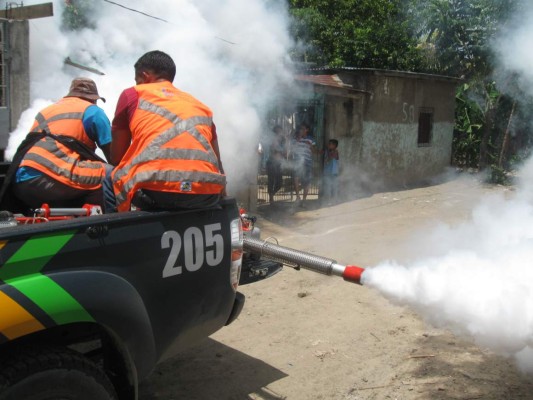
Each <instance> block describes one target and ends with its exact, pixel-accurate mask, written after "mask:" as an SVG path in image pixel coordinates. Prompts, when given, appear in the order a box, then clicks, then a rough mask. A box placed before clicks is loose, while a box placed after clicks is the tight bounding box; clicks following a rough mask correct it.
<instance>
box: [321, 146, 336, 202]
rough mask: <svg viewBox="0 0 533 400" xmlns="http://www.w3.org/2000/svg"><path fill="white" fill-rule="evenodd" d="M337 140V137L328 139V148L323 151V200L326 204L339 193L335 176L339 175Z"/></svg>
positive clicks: (334, 200) (334, 199)
mask: <svg viewBox="0 0 533 400" xmlns="http://www.w3.org/2000/svg"><path fill="white" fill-rule="evenodd" d="M338 146H339V141H338V140H337V139H330V140H329V141H328V148H327V149H326V152H325V153H324V178H323V188H324V200H325V201H327V203H328V204H331V203H332V202H336V201H337V196H338V194H339V186H338V182H337V177H338V176H339V151H338V149H337V147H338Z"/></svg>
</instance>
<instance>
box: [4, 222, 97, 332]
mask: <svg viewBox="0 0 533 400" xmlns="http://www.w3.org/2000/svg"><path fill="white" fill-rule="evenodd" d="M75 233H76V232H75V231H72V232H63V233H60V234H56V235H41V236H36V237H34V238H31V239H29V240H28V241H26V243H24V244H23V245H22V246H21V248H20V249H19V250H18V251H17V252H16V253H15V254H13V255H12V256H11V257H10V258H9V260H7V262H6V263H5V264H4V265H3V266H2V267H1V268H0V279H1V280H3V281H4V282H5V283H7V284H9V285H11V286H13V287H14V288H16V289H17V290H19V291H20V292H21V293H22V294H24V295H25V296H26V297H28V298H29V299H30V300H32V301H33V302H34V303H35V304H37V305H38V306H39V307H40V308H41V309H42V310H43V311H44V312H46V313H47V314H48V315H49V316H50V317H51V318H52V319H53V320H54V321H55V322H56V323H57V324H59V325H62V324H67V323H70V322H79V321H93V320H94V319H93V318H92V317H91V315H90V314H89V313H88V312H87V311H86V310H85V309H84V308H83V306H82V305H81V304H80V303H78V301H77V300H76V299H74V298H73V297H72V296H71V295H70V294H69V293H68V292H67V291H66V290H65V289H63V288H62V287H61V286H59V285H58V284H57V283H56V282H54V281H53V280H52V279H51V278H49V277H48V276H46V275H42V274H41V273H40V271H41V270H42V269H43V267H44V266H45V265H46V264H47V263H48V262H49V261H50V259H51V258H52V257H53V256H54V255H56V254H57V253H58V252H59V251H60V250H61V249H62V248H63V246H65V244H67V243H68V242H69V240H70V239H72V237H74V234H75ZM37 255H38V256H37Z"/></svg>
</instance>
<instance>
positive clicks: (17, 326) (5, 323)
mask: <svg viewBox="0 0 533 400" xmlns="http://www.w3.org/2000/svg"><path fill="white" fill-rule="evenodd" d="M0 310H2V314H1V318H0V332H1V333H2V334H3V335H4V336H5V337H7V338H8V339H15V338H18V337H20V336H24V335H28V334H30V333H33V332H37V331H40V330H41V329H44V325H43V324H41V323H40V322H39V321H37V320H36V319H35V318H34V317H33V315H31V314H30V313H29V312H28V311H26V310H25V309H24V308H23V307H22V306H21V305H20V304H19V303H17V302H16V301H14V300H13V299H12V298H11V297H9V296H8V295H6V294H5V293H4V292H0Z"/></svg>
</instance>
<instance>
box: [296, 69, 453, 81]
mask: <svg viewBox="0 0 533 400" xmlns="http://www.w3.org/2000/svg"><path fill="white" fill-rule="evenodd" d="M300 72H305V73H306V75H303V74H302V75H299V76H308V75H307V74H311V75H314V76H322V75H324V76H328V75H333V74H337V73H339V72H353V73H357V72H363V73H371V74H374V75H386V76H399V77H406V78H418V79H434V80H444V81H450V82H455V83H458V82H461V81H462V80H463V79H462V78H457V77H453V76H446V75H436V74H428V73H423V72H411V71H395V70H387V69H379V68H358V67H341V68H330V67H313V68H306V69H302V70H300ZM315 74H316V75H315Z"/></svg>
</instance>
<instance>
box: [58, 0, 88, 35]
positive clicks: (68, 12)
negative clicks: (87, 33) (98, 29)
mask: <svg viewBox="0 0 533 400" xmlns="http://www.w3.org/2000/svg"><path fill="white" fill-rule="evenodd" d="M94 3H95V2H94V1H93V0H65V9H64V10H63V14H62V16H61V17H62V20H61V26H62V28H63V29H65V30H69V31H77V30H80V29H84V28H91V29H94V27H95V26H94V23H93V22H92V21H91V18H90V17H91V15H93V11H94V9H95V4H94Z"/></svg>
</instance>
